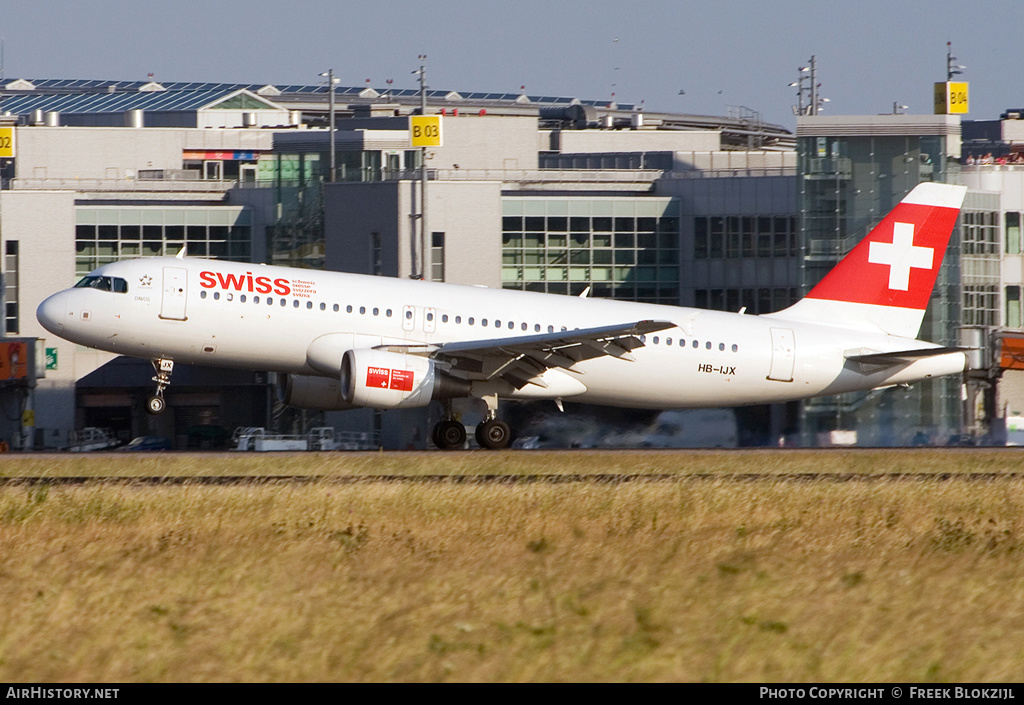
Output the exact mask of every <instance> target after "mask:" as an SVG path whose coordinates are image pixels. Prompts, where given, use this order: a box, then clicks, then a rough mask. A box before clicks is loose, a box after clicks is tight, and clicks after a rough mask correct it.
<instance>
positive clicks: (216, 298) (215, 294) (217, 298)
mask: <svg viewBox="0 0 1024 705" xmlns="http://www.w3.org/2000/svg"><path fill="white" fill-rule="evenodd" d="M213 300H214V301H220V292H219V291H215V292H213Z"/></svg>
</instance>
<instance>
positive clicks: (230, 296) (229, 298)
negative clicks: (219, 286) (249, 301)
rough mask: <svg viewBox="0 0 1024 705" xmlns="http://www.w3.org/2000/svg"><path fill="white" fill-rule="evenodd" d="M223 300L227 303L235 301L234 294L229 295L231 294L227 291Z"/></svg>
mask: <svg viewBox="0 0 1024 705" xmlns="http://www.w3.org/2000/svg"><path fill="white" fill-rule="evenodd" d="M224 298H225V299H227V300H228V301H234V300H235V295H234V294H232V293H231V292H230V291H229V292H228V293H226V294H225V295H224Z"/></svg>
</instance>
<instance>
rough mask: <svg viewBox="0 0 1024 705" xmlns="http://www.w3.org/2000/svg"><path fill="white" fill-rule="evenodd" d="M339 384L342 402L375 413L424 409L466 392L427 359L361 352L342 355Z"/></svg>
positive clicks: (463, 385)
mask: <svg viewBox="0 0 1024 705" xmlns="http://www.w3.org/2000/svg"><path fill="white" fill-rule="evenodd" d="M340 382H341V389H342V395H343V397H344V399H345V401H347V402H348V403H349V404H351V405H353V406H369V407H373V408H375V409H409V408H413V407H418V406H426V405H427V404H429V403H430V402H431V400H433V399H451V398H453V397H462V396H468V395H469V392H470V385H469V382H466V381H465V380H460V379H454V378H452V377H450V376H449V375H447V374H446V373H444V372H442V371H441V370H438V369H437V368H436V366H435V364H434V361H433V360H431V359H430V358H427V357H422V356H420V355H408V354H406V353H396V352H388V351H387V350H374V349H365V348H364V349H361V350H349V351H347V352H346V353H345V356H344V357H343V358H342V360H341V380H340Z"/></svg>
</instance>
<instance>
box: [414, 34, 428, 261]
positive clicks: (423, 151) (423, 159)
mask: <svg viewBox="0 0 1024 705" xmlns="http://www.w3.org/2000/svg"><path fill="white" fill-rule="evenodd" d="M417 58H419V60H420V68H419V70H418V71H413V73H415V74H419V77H420V115H426V114H427V69H426V66H425V62H426V60H427V55H426V54H420V55H419V57H417ZM414 236H415V233H414ZM430 255H431V252H430V243H429V242H428V241H427V148H426V147H421V148H420V272H419V278H420V279H423V280H427V279H429V278H430V276H431V271H430V269H431V256H430ZM413 270H414V271H415V267H414V268H413ZM415 276H416V275H415V273H414V274H413V277H415Z"/></svg>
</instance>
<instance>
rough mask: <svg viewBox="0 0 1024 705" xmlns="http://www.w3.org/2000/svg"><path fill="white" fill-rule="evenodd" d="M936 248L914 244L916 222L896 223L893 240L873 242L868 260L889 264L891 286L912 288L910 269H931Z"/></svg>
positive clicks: (902, 289) (873, 262) (902, 288)
mask: <svg viewBox="0 0 1024 705" xmlns="http://www.w3.org/2000/svg"><path fill="white" fill-rule="evenodd" d="M934 254H935V250H934V248H931V247H917V246H915V245H914V224H913V223H896V224H895V225H894V226H893V229H892V242H891V243H889V242H872V243H871V246H870V248H869V249H868V262H871V263H872V264H887V265H889V288H890V289H899V290H900V291H907V290H908V289H910V270H911V268H915V269H931V268H932V256H933V255H934Z"/></svg>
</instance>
